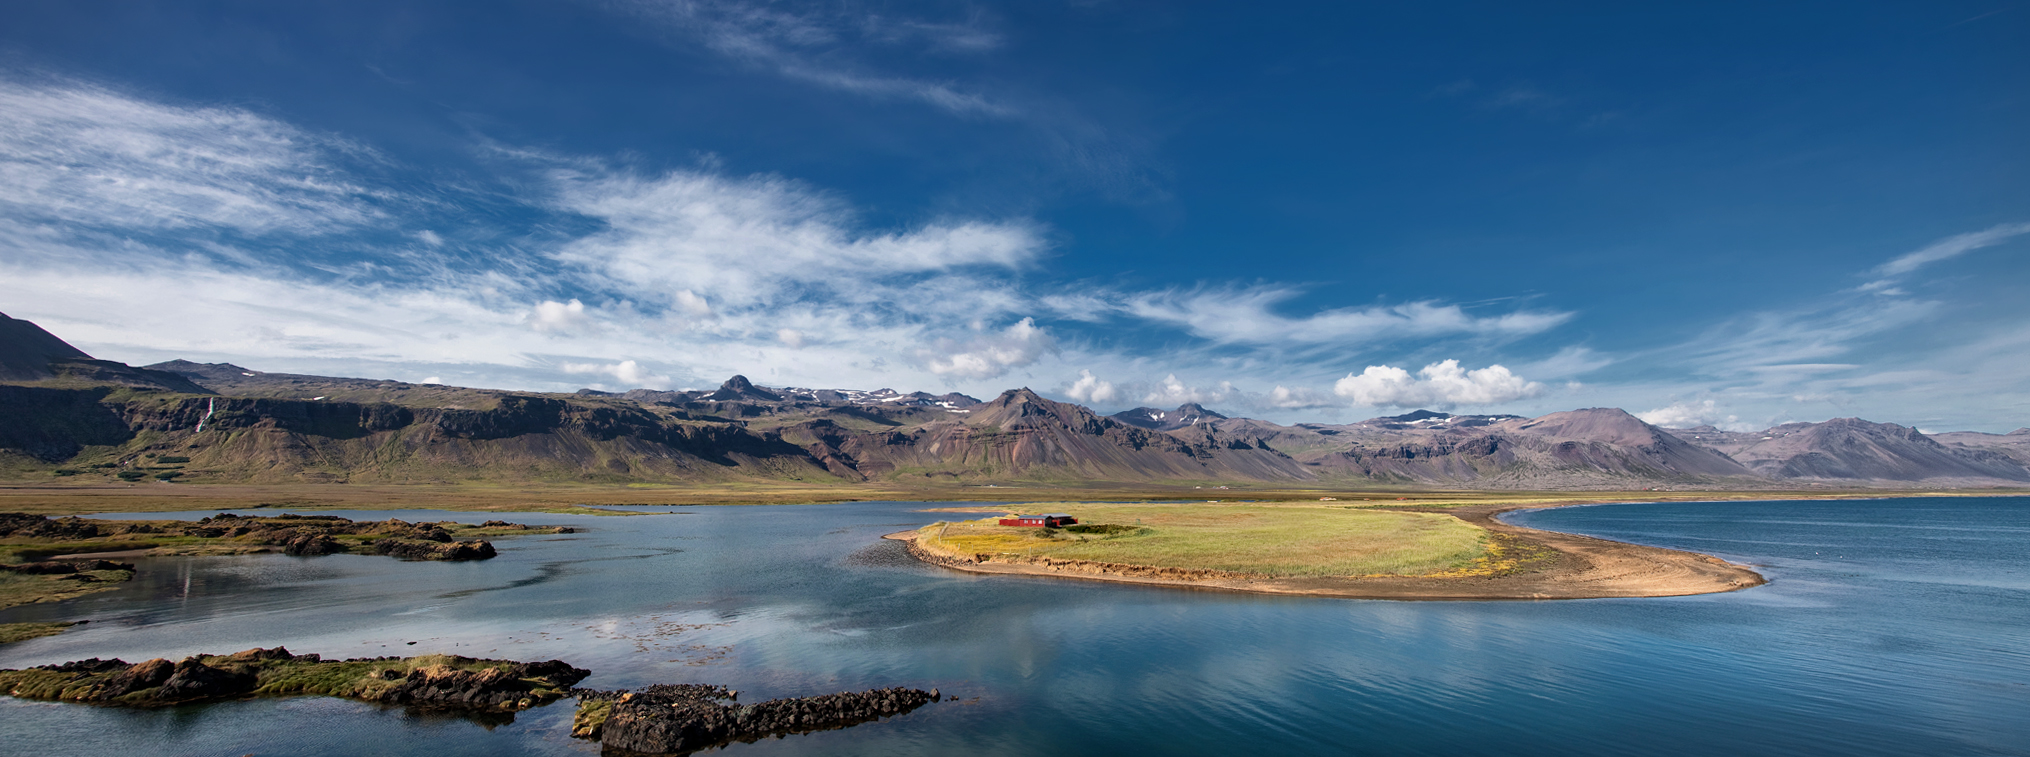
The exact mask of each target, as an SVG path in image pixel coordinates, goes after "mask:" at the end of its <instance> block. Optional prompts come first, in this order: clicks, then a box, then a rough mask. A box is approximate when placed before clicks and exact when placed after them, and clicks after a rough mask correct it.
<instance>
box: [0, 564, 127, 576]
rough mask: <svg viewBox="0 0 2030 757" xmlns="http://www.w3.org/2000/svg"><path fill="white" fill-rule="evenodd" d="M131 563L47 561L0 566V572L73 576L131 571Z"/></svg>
mask: <svg viewBox="0 0 2030 757" xmlns="http://www.w3.org/2000/svg"><path fill="white" fill-rule="evenodd" d="M133 569H134V564H133V563H124V562H113V561H111V560H47V561H44V562H31V563H22V564H20V565H0V570H4V571H7V572H9V573H20V574H22V575H30V576H58V575H64V574H75V573H79V572H82V571H87V570H133Z"/></svg>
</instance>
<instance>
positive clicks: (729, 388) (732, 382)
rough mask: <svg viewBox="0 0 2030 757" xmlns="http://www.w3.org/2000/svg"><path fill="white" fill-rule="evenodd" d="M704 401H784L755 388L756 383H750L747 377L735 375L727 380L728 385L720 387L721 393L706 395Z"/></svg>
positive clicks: (766, 391) (777, 396)
mask: <svg viewBox="0 0 2030 757" xmlns="http://www.w3.org/2000/svg"><path fill="white" fill-rule="evenodd" d="M704 399H708V400H711V401H714V402H735V401H739V400H761V401H765V402H774V401H776V400H780V399H782V396H781V395H778V394H776V393H774V392H771V391H768V390H766V389H762V388H760V387H757V386H755V385H754V382H752V381H748V380H747V377H746V376H742V375H739V374H734V376H733V378H730V379H726V383H724V384H720V385H719V391H716V392H713V393H711V394H708V395H705V397H704Z"/></svg>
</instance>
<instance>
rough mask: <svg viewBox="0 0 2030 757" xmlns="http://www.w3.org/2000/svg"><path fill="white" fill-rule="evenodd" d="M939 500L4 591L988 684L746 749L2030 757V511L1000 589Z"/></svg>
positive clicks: (161, 745) (211, 708)
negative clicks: (1524, 554)
mask: <svg viewBox="0 0 2030 757" xmlns="http://www.w3.org/2000/svg"><path fill="white" fill-rule="evenodd" d="M932 506H935V505H928V504H924V503H859V504H847V505H820V506H806V507H718V508H703V507H701V508H690V509H685V510H683V511H682V512H681V514H659V515H646V516H634V517H625V518H619V517H591V516H561V515H548V514H527V515H521V516H517V517H515V518H514V519H515V520H518V521H522V522H528V523H539V524H569V525H573V526H579V527H583V528H586V529H588V530H587V531H586V532H584V533H580V534H573V535H561V536H557V535H541V536H530V537H522V538H515V539H501V540H497V541H496V542H495V543H496V546H498V547H499V548H500V557H498V558H495V559H493V560H489V561H485V562H481V563H462V564H444V563H403V562H398V561H395V560H390V559H387V558H381V557H364V556H351V555H334V556H329V557H318V558H292V557H285V556H280V555H258V556H246V557H226V558H216V557H215V558H150V559H145V560H141V561H138V562H141V563H142V568H141V573H140V576H139V577H138V578H137V579H136V580H135V581H134V582H133V583H130V584H127V585H124V586H123V587H122V588H120V589H118V590H115V591H111V592H106V593H103V594H97V595H93V596H90V597H85V598H82V599H79V600H74V601H73V602H70V603H67V604H66V605H63V606H37V607H25V608H14V609H11V610H6V611H0V622H12V621H20V620H35V619H42V618H55V617H64V618H76V617H88V618H91V619H92V620H93V622H92V623H91V624H89V625H86V626H81V627H78V628H76V629H73V630H71V631H69V632H67V633H64V634H62V635H59V636H54V637H48V638H43V639H37V640H33V641H28V642H23V643H20V644H12V645H7V646H5V647H0V667H8V668H18V667H22V666H25V665H38V664H44V663H50V662H59V661H64V660H72V659H79V658H84V657H122V658H125V659H127V660H129V661H135V660H140V659H146V658H149V657H171V658H175V657H177V656H180V655H185V654H190V653H195V652H231V651H236V650H240V649H245V648H248V647H253V646H274V645H276V644H283V645H287V646H288V647H289V649H290V650H292V651H295V652H318V653H321V654H323V655H325V656H327V657H352V656H371V655H383V654H416V653H423V652H445V653H456V654H465V655H471V656H481V657H485V656H498V657H507V658H514V659H523V660H534V659H548V658H553V657H554V658H560V659H564V660H567V661H569V662H572V663H573V664H576V665H578V666H580V667H585V668H590V669H591V670H592V671H593V672H594V676H593V677H592V678H590V679H588V680H587V681H586V682H585V683H583V684H581V685H584V686H589V687H596V688H611V687H623V686H640V685H643V684H648V683H659V682H663V683H675V682H685V681H696V682H707V683H718V684H725V685H729V686H732V687H733V688H735V689H738V690H740V691H741V692H742V696H741V699H742V701H758V700H760V699H764V698H769V697H775V696H786V695H800V694H813V693H824V692H831V691H840V690H848V689H853V690H857V689H865V688H871V687H876V686H889V685H909V686H918V687H923V688H932V687H937V688H940V689H942V690H943V692H944V693H946V694H954V695H958V696H960V697H963V698H965V700H966V701H964V702H947V703H939V704H935V705H931V706H928V707H925V708H923V709H920V710H917V711H916V712H914V713H911V714H908V715H904V716H901V717H899V718H896V719H893V720H891V721H888V722H883V723H875V724H868V725H863V726H859V727H856V728H852V729H847V730H842V731H831V732H825V733H819V734H812V735H806V736H791V737H788V738H785V739H781V740H768V741H764V742H760V743H756V744H747V745H734V746H732V747H730V748H729V751H730V752H731V753H738V754H745V755H772V754H790V753H798V754H802V753H823V754H870V755H871V754H926V755H929V754H939V755H942V754H952V753H956V752H960V751H964V752H965V753H968V754H972V755H994V754H1023V755H1061V754H1069V755H1081V754H1091V755H1108V756H1109V757H1117V756H1118V755H1121V754H1141V753H1179V754H1215V753H1242V752H1245V753H1258V752H1266V753H1281V754H1335V755H1337V754H1391V755H1394V754H1431V755H1447V754H1505V755H1629V754H1641V755H1710V754H1734V755H1817V754H1856V755H1913V754H1927V755H1934V754H1935V755H2030V498H1990V499H1917V500H1877V501H1839V502H1833V501H1826V502H1760V503H1672V504H1630V505H1613V506H1603V507H1585V508H1567V509H1561V510H1549V511H1537V512H1528V513H1519V514H1514V515H1512V516H1511V520H1513V521H1515V522H1518V523H1522V524H1525V525H1530V526H1536V527H1541V528H1551V529H1557V530H1565V531H1574V532H1580V533H1588V534H1594V535H1598V536H1604V537H1608V538H1614V539H1622V540H1627V541H1634V542H1640V543H1645V544H1655V545H1659V546H1667V547H1676V548H1683V549H1693V550H1698V551H1702V552H1707V553H1711V554H1717V555H1721V556H1723V557H1726V558H1728V559H1731V560H1734V561H1737V562H1744V563H1749V564H1752V565H1756V566H1758V569H1759V570H1762V571H1764V572H1765V574H1767V575H1768V576H1769V577H1770V578H1771V579H1772V582H1771V583H1770V584H1769V585H1767V586H1763V587H1759V588H1756V589H1751V590H1748V591H1743V592H1736V593H1731V594H1719V595H1708V596H1702V597H1680V598H1668V599H1628V600H1585V601H1561V602H1384V601H1361V600H1341V599H1318V598H1297V597H1272V596H1255V595H1243V594H1228V593H1216V592H1202V591H1188V590H1178V589H1161V588H1145V587H1128V586H1115V585H1108V584H1101V583H1093V582H1082V581H1066V580H1060V579H1050V578H1026V577H1008V576H974V575H968V574H960V573H953V572H948V571H943V570H939V569H934V568H929V567H926V566H922V565H919V564H916V563H914V562H913V561H911V560H909V559H908V558H907V556H906V555H903V554H902V553H901V552H900V550H899V548H898V547H897V545H894V544H892V543H884V542H880V541H879V540H878V537H879V536H880V535H881V534H883V533H888V532H891V531H896V530H901V529H903V528H906V527H910V526H914V525H919V524H922V523H925V522H929V521H932V520H936V519H938V518H939V517H950V516H940V515H939V514H932V513H924V512H921V510H922V509H923V508H926V507H932ZM653 509H654V510H656V511H658V512H666V511H667V510H668V509H669V508H653ZM203 514H209V513H202V514H191V517H196V516H197V515H203ZM334 514H337V515H343V516H347V517H355V518H370V519H382V518H388V517H400V518H403V519H406V520H412V521H413V520H438V519H453V520H470V521H474V522H477V521H479V520H486V519H489V518H493V517H498V516H496V515H493V514H469V513H433V512H419V511H409V512H398V513H389V512H386V511H376V512H363V513H345V512H339V513H334ZM145 517H154V518H160V517H164V516H162V515H160V514H151V515H148V516H145ZM410 642H414V643H413V644H411V643H410ZM975 698H977V700H975ZM570 716H571V703H570V702H568V701H566V702H563V703H560V704H558V705H552V706H549V707H545V708H540V709H537V710H532V711H529V712H525V713H522V714H521V715H520V716H518V717H517V718H516V719H515V721H514V722H513V723H509V724H505V725H493V726H490V727H489V726H487V725H482V724H479V723H474V722H471V721H467V720H461V719H457V718H444V717H425V716H414V715H411V714H408V713H405V712H403V711H402V710H399V709H381V708H377V707H374V706H372V705H366V704H361V703H356V702H347V701H341V700H333V699H324V698H296V699H280V700H259V701H252V702H232V703H224V704H216V705H208V706H195V707H184V708H176V709H171V710H162V711H148V712H137V711H127V710H116V709H108V708H97V707H86V706H76V705H60V704H50V703H39V702H23V701H19V700H14V699H9V698H0V752H4V753H5V754H21V755H67V754H77V755H99V754H112V753H121V752H130V753H146V754H166V755H223V754H232V755H238V754H249V753H251V754H259V755H282V754H370V753H371V754H397V755H405V754H406V755H464V754H472V755H482V754H484V755H521V754H541V755H559V754H596V753H597V747H596V746H595V745H590V744H586V743H584V742H579V741H573V740H571V739H570V738H568V737H567V735H566V732H567V731H568V725H569V720H570Z"/></svg>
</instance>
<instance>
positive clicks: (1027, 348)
mask: <svg viewBox="0 0 2030 757" xmlns="http://www.w3.org/2000/svg"><path fill="white" fill-rule="evenodd" d="M1055 349H1057V340H1055V339H1052V338H1051V336H1050V334H1048V333H1045V332H1044V330H1043V329H1042V327H1039V326H1037V325H1036V319H1034V318H1024V319H1022V320H1020V321H1016V322H1015V324H1014V325H1012V326H1009V327H1008V328H1007V329H1006V330H1004V331H1001V332H999V333H994V334H986V335H982V336H980V337H978V338H975V339H971V340H968V341H965V342H955V341H950V340H945V341H943V342H942V343H941V344H940V345H939V350H938V352H936V353H930V354H926V355H925V356H924V358H925V359H924V363H925V364H926V365H927V366H928V367H929V368H930V371H931V372H932V373H935V374H937V375H940V376H955V377H959V378H971V379H984V378H995V377H997V376H1001V375H1004V374H1006V373H1007V372H1008V371H1009V370H1011V369H1014V368H1021V367H1023V366H1027V365H1030V364H1033V363H1035V362H1036V361H1037V360H1038V359H1040V358H1042V357H1043V355H1044V354H1045V353H1048V352H1051V351H1053V350H1055Z"/></svg>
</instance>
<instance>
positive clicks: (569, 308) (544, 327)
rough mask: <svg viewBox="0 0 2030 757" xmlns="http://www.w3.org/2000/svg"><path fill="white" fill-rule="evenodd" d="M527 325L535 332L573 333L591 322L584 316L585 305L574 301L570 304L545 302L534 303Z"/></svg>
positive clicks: (552, 301)
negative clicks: (534, 306)
mask: <svg viewBox="0 0 2030 757" xmlns="http://www.w3.org/2000/svg"><path fill="white" fill-rule="evenodd" d="M530 316H531V317H530V320H529V325H530V326H531V327H533V328H535V330H537V331H573V330H576V329H578V328H581V327H583V326H585V325H586V324H589V323H591V322H592V319H591V318H590V317H588V316H586V315H585V303H583V302H579V301H578V300H576V299H573V300H571V301H570V302H556V301H554V300H546V301H543V302H539V303H536V308H535V310H534V311H533V312H532V313H530Z"/></svg>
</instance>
